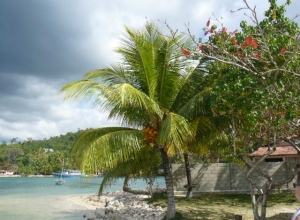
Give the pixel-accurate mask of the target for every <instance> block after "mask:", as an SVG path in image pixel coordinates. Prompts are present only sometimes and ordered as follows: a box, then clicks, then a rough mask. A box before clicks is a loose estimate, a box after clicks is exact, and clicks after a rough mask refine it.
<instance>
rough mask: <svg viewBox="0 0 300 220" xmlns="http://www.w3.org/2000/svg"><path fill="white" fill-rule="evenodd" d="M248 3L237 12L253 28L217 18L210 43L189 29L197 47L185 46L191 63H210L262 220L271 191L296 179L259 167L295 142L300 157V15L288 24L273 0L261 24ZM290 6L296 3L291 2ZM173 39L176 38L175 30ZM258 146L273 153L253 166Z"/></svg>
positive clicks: (221, 111) (216, 95) (216, 109)
mask: <svg viewBox="0 0 300 220" xmlns="http://www.w3.org/2000/svg"><path fill="white" fill-rule="evenodd" d="M243 1H244V3H245V7H244V8H240V9H238V10H237V11H242V10H246V11H247V13H249V12H250V15H247V14H246V16H248V18H249V19H250V20H251V21H252V22H253V24H252V25H250V24H248V23H247V22H246V21H242V22H240V27H241V29H240V30H235V31H228V30H227V28H226V27H225V26H224V25H223V24H222V23H221V22H220V20H218V19H217V18H216V19H214V20H208V22H207V23H206V27H205V28H204V35H206V36H208V40H207V41H203V39H201V38H200V39H199V40H196V39H195V37H194V36H193V35H192V34H191V33H190V30H189V29H188V33H187V35H189V36H190V37H191V38H192V39H193V41H194V43H195V46H194V47H193V48H185V47H182V46H181V45H179V46H180V47H181V50H182V53H183V54H184V55H185V56H186V57H188V58H190V59H200V60H205V62H206V68H207V69H208V70H209V76H210V77H209V78H210V81H211V85H212V92H211V95H212V97H213V102H212V104H211V110H212V112H213V113H214V114H216V115H226V116H227V117H228V118H230V120H231V125H230V126H229V127H227V128H222V129H223V130H224V132H226V133H227V134H228V136H229V137H230V140H231V144H232V147H233V153H234V155H236V156H238V157H239V158H241V159H242V160H243V161H244V162H245V163H246V165H247V167H248V173H247V175H246V179H247V180H248V181H249V182H250V185H251V189H252V190H251V198H252V203H253V213H254V218H255V219H257V220H258V219H260V220H261V219H265V218H266V202H267V195H268V193H269V191H270V190H271V189H274V188H275V187H278V186H280V185H282V184H283V183H287V182H290V181H291V180H292V179H293V177H294V176H291V177H289V178H287V179H286V180H282V181H280V182H274V180H273V179H272V177H271V176H270V175H269V174H268V173H267V172H265V171H263V170H261V169H260V168H259V167H258V165H259V163H261V162H262V161H264V159H265V158H266V157H268V156H269V155H270V154H272V153H273V152H274V151H275V150H276V144H277V143H279V142H281V141H287V142H289V143H290V144H291V145H293V146H294V147H295V148H296V149H297V150H298V151H299V152H300V150H299V148H298V146H297V145H296V144H295V139H297V138H299V131H300V130H299V104H300V99H299V98H300V96H299V95H300V91H299V83H300V78H299V76H300V73H299V68H300V66H299V65H300V64H299V61H300V50H299V49H300V48H299V47H300V44H299V43H300V38H299V33H300V29H299V27H298V25H297V23H296V22H295V21H294V19H295V18H297V17H298V15H296V16H295V18H293V19H290V18H287V17H286V16H285V5H282V6H278V5H277V3H276V0H269V3H270V7H269V9H268V10H267V11H266V12H265V18H264V19H263V20H261V21H259V20H258V18H257V13H256V8H255V7H254V8H252V7H250V5H249V4H248V2H247V1H246V0H243ZM286 4H291V1H290V0H287V2H286ZM237 11H236V12H237ZM170 30H171V29H170ZM171 34H172V35H175V34H176V33H175V32H174V31H172V30H171ZM255 145H256V146H257V145H268V147H269V148H268V152H267V153H266V154H265V155H264V156H263V157H262V158H261V159H260V160H259V161H257V162H255V163H253V162H252V161H250V160H249V158H248V156H247V155H248V153H249V151H250V149H251V148H253V147H254V146H255ZM253 172H257V173H259V174H260V175H261V176H263V177H264V178H265V179H266V183H265V184H264V185H263V186H260V185H258V184H257V183H256V182H255V181H254V180H253V179H252V178H251V175H252V174H253ZM257 194H258V195H257ZM259 205H261V213H260V214H259V212H258V210H259Z"/></svg>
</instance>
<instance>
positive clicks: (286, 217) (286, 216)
mask: <svg viewBox="0 0 300 220" xmlns="http://www.w3.org/2000/svg"><path fill="white" fill-rule="evenodd" d="M293 214H294V213H279V214H276V215H274V216H271V217H268V218H267V220H290V219H292V217H293Z"/></svg>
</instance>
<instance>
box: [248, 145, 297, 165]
mask: <svg viewBox="0 0 300 220" xmlns="http://www.w3.org/2000/svg"><path fill="white" fill-rule="evenodd" d="M267 151H268V146H262V147H259V148H258V149H257V150H256V151H254V152H253V153H251V154H250V157H251V158H252V159H253V160H254V161H257V160H259V159H260V158H261V157H262V156H263V155H265V154H266V153H267ZM298 155H299V154H298V151H297V150H296V149H295V148H294V147H293V146H291V145H290V144H289V143H287V142H282V143H279V144H277V145H276V150H275V151H274V152H273V153H272V154H271V155H269V156H268V157H267V158H265V162H292V161H298V160H299V158H298Z"/></svg>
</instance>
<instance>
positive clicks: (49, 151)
mask: <svg viewBox="0 0 300 220" xmlns="http://www.w3.org/2000/svg"><path fill="white" fill-rule="evenodd" d="M87 130H89V129H86V130H82V129H78V131H77V132H68V133H67V134H64V135H63V134H61V135H60V136H54V137H50V138H48V139H43V140H34V139H32V138H27V140H24V141H18V138H12V139H11V140H10V142H9V143H7V142H5V141H2V143H1V144H0V166H1V168H0V169H3V170H12V171H14V172H15V173H18V174H22V175H32V174H43V175H51V174H52V173H53V172H58V171H60V170H61V166H62V160H63V159H66V158H69V150H70V148H71V146H72V145H73V144H74V142H75V140H76V139H77V138H78V137H79V136H80V135H81V134H82V133H84V132H85V131H87ZM66 168H70V169H71V168H72V169H78V166H76V165H75V163H74V161H73V160H71V159H68V161H67V163H66Z"/></svg>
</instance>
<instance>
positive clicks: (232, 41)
mask: <svg viewBox="0 0 300 220" xmlns="http://www.w3.org/2000/svg"><path fill="white" fill-rule="evenodd" d="M231 43H233V45H237V43H236V40H235V38H234V37H233V38H231Z"/></svg>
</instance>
